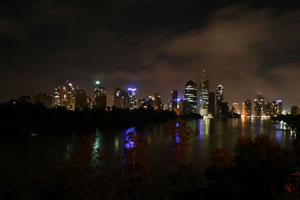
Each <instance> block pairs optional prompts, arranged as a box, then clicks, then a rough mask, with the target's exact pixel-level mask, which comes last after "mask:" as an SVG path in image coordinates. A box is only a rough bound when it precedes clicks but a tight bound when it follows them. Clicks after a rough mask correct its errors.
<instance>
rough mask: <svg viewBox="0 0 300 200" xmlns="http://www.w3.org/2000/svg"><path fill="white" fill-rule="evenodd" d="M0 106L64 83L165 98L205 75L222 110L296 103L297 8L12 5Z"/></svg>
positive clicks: (3, 32) (6, 15) (4, 18)
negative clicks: (249, 103)
mask: <svg viewBox="0 0 300 200" xmlns="http://www.w3.org/2000/svg"><path fill="white" fill-rule="evenodd" d="M0 8H1V11H3V12H1V15H0V27H1V28H0V36H1V37H0V41H1V44H2V48H1V54H0V59H1V69H0V74H1V79H0V90H1V96H0V102H5V101H8V100H10V99H11V98H17V97H18V96H22V95H30V96H33V95H35V94H37V93H50V94H52V92H53V88H55V87H57V86H58V85H60V84H62V83H64V81H65V79H69V80H70V82H72V83H76V85H77V84H78V85H79V86H80V89H83V90H85V91H86V92H88V93H90V94H92V86H91V85H92V84H93V83H94V80H97V79H100V80H101V81H102V82H103V83H104V85H105V86H104V87H105V89H106V91H107V96H108V97H109V98H107V101H108V102H107V103H108V105H111V104H112V101H113V100H112V98H111V97H112V96H113V91H114V89H115V88H118V87H122V88H128V87H136V88H141V90H139V95H140V96H141V97H147V96H149V95H154V94H155V92H159V93H160V95H161V96H162V99H164V100H167V99H168V98H169V96H170V95H169V93H170V90H173V89H177V90H178V93H179V96H180V97H182V96H183V90H184V88H183V86H184V84H185V83H186V82H187V80H189V79H191V80H194V81H195V82H196V84H197V85H199V82H200V79H201V71H202V69H203V68H205V69H206V70H207V79H209V82H210V86H211V88H213V87H215V86H216V85H218V84H222V85H223V86H224V88H225V90H226V92H225V101H226V102H229V104H232V103H234V102H239V103H240V104H239V105H241V102H243V101H245V100H246V99H248V98H250V99H251V100H253V99H254V98H255V96H256V94H257V93H258V92H261V93H262V94H263V95H264V97H265V98H266V100H267V101H272V100H276V99H282V100H283V101H284V109H285V110H289V109H290V108H291V106H294V105H299V104H300V95H299V94H298V85H299V84H300V77H299V76H300V68H299V65H300V58H299V56H298V55H299V52H300V49H299V43H300V39H299V36H298V33H299V32H300V28H299V27H300V24H299V19H300V14H299V13H300V12H299V5H298V4H288V3H283V2H272V3H270V2H261V1H251V2H250V1H248V2H245V3H236V1H227V2H226V3H215V2H214V3H211V2H205V3H197V2H196V1H192V0H187V1H179V0H176V1H175V2H174V1H172V2H171V1H169V0H166V1H157V0H147V1H143V2H140V1H135V0H133V1H120V0H114V1H103V2H102V1H99V2H89V3H87V2H76V3H75V2H69V3H60V2H58V1H49V0H46V1H43V2H37V1H27V2H23V1H14V2H5V3H3V4H2V5H1V7H0Z"/></svg>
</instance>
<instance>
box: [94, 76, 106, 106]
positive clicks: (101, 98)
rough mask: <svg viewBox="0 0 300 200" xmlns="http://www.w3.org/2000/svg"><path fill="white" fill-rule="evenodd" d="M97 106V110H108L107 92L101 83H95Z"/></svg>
mask: <svg viewBox="0 0 300 200" xmlns="http://www.w3.org/2000/svg"><path fill="white" fill-rule="evenodd" d="M94 95H95V96H94V97H95V106H96V107H97V108H103V109H105V108H106V91H105V89H104V87H103V86H102V84H101V82H100V81H96V82H95V88H94Z"/></svg>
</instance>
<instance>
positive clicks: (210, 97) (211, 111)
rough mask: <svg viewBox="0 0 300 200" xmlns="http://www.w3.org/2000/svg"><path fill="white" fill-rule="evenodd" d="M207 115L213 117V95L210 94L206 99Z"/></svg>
mask: <svg viewBox="0 0 300 200" xmlns="http://www.w3.org/2000/svg"><path fill="white" fill-rule="evenodd" d="M208 114H210V115H211V116H214V115H215V93H214V92H210V93H209V97H208Z"/></svg>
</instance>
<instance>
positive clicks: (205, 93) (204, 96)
mask: <svg viewBox="0 0 300 200" xmlns="http://www.w3.org/2000/svg"><path fill="white" fill-rule="evenodd" d="M205 76H206V75H205V69H204V70H202V79H201V83H200V86H199V89H200V96H199V110H200V113H199V114H200V115H202V116H207V115H208V105H209V81H208V80H206V77H205Z"/></svg>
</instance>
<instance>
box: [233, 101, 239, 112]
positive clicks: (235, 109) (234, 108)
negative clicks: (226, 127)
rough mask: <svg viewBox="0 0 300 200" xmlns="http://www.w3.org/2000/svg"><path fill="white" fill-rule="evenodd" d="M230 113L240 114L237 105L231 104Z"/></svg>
mask: <svg viewBox="0 0 300 200" xmlns="http://www.w3.org/2000/svg"><path fill="white" fill-rule="evenodd" d="M232 111H233V113H237V114H240V110H239V104H238V103H233V104H232Z"/></svg>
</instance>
